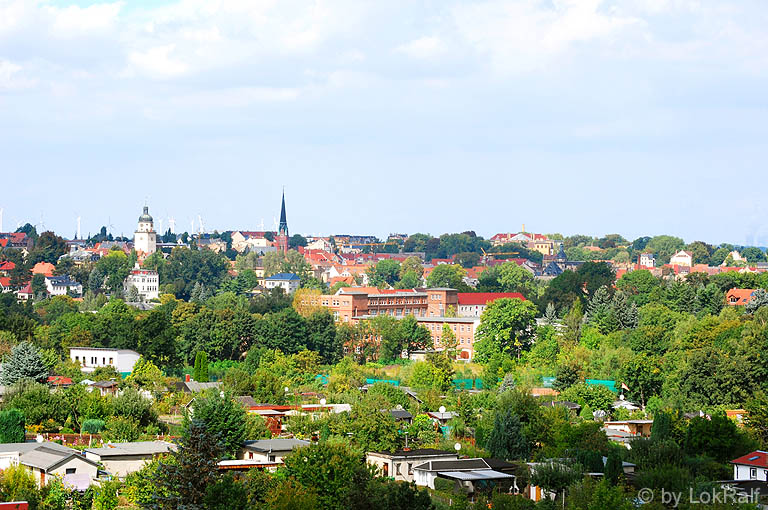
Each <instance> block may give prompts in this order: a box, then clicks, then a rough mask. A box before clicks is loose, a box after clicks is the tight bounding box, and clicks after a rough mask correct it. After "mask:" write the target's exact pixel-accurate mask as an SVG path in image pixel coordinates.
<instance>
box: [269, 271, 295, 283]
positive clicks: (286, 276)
mask: <svg viewBox="0 0 768 510" xmlns="http://www.w3.org/2000/svg"><path fill="white" fill-rule="evenodd" d="M265 280H271V281H275V280H280V281H299V280H301V278H299V277H298V276H297V275H295V274H293V273H277V274H273V275H272V276H268V277H266V278H265Z"/></svg>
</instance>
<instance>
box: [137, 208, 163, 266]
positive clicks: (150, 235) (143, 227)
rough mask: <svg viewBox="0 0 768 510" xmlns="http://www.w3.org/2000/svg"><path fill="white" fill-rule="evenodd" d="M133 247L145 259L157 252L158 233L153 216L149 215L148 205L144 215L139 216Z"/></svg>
mask: <svg viewBox="0 0 768 510" xmlns="http://www.w3.org/2000/svg"><path fill="white" fill-rule="evenodd" d="M133 247H134V249H135V250H136V252H137V253H139V254H141V255H143V256H144V257H146V256H147V255H150V254H152V253H155V252H156V251H157V233H156V232H155V227H154V222H153V220H152V216H150V215H149V207H147V206H146V205H145V206H144V212H143V214H142V215H141V216H139V226H138V228H136V232H134V235H133Z"/></svg>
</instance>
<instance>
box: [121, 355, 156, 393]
mask: <svg viewBox="0 0 768 510" xmlns="http://www.w3.org/2000/svg"><path fill="white" fill-rule="evenodd" d="M162 378H163V373H162V372H161V371H160V369H159V368H157V366H156V365H155V364H154V363H152V362H151V361H149V360H148V359H146V358H145V357H143V356H142V357H140V358H139V360H138V361H137V362H136V364H135V365H133V370H132V371H131V373H130V374H129V375H128V377H127V378H126V381H128V382H133V383H136V384H137V385H138V386H139V387H143V388H146V387H149V388H157V387H158V386H159V385H160V384H161V382H162Z"/></svg>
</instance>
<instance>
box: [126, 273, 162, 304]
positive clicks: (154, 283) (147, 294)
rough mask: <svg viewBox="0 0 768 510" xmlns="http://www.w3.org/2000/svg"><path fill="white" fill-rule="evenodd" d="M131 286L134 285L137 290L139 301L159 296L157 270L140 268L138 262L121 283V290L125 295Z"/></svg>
mask: <svg viewBox="0 0 768 510" xmlns="http://www.w3.org/2000/svg"><path fill="white" fill-rule="evenodd" d="M131 287H136V290H137V291H138V292H139V301H151V300H153V299H157V298H158V297H160V277H159V276H158V274H157V271H151V270H149V269H140V268H139V265H138V264H136V267H135V268H133V270H132V271H131V272H130V273H129V274H128V277H127V278H126V279H125V282H124V283H123V290H124V291H125V293H126V295H127V294H128V291H129V290H130V289H131Z"/></svg>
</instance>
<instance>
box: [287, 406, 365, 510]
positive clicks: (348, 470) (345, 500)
mask: <svg viewBox="0 0 768 510" xmlns="http://www.w3.org/2000/svg"><path fill="white" fill-rule="evenodd" d="M377 414H380V413H377ZM285 471H286V474H287V475H288V476H289V477H293V478H295V479H296V481H298V482H299V483H300V484H301V485H303V486H304V487H307V488H310V489H314V490H315V491H316V493H317V497H318V501H319V503H320V505H319V507H320V508H325V509H339V510H341V509H346V508H348V507H349V506H350V502H351V499H352V497H353V495H354V491H355V490H358V489H357V488H359V487H365V486H366V485H367V484H368V482H369V481H370V479H371V478H372V476H371V471H370V470H369V469H368V468H367V466H366V465H365V464H364V463H363V460H362V458H361V457H360V456H359V455H358V454H356V453H354V452H353V451H352V450H351V449H350V448H349V447H348V446H346V445H344V444H334V443H329V442H325V443H319V444H318V443H314V444H311V445H309V446H305V447H303V448H298V449H296V450H294V451H293V452H292V453H291V454H290V455H288V456H287V457H285Z"/></svg>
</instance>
